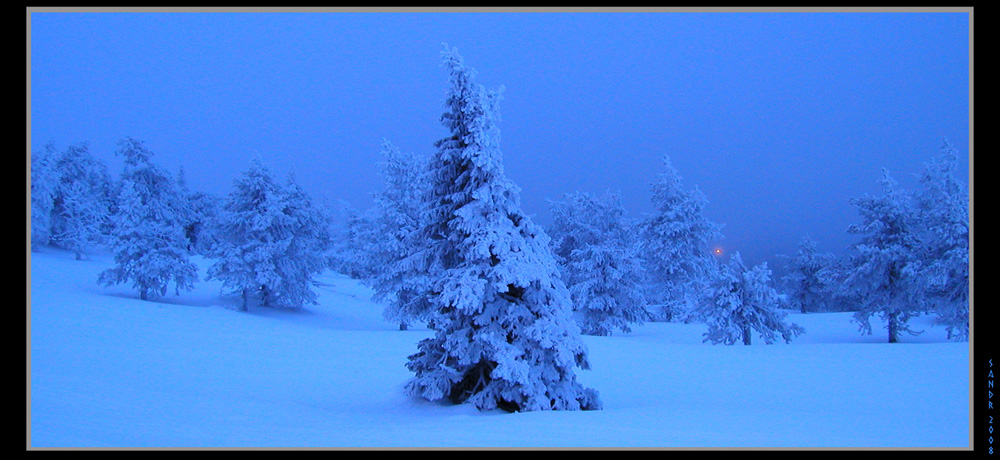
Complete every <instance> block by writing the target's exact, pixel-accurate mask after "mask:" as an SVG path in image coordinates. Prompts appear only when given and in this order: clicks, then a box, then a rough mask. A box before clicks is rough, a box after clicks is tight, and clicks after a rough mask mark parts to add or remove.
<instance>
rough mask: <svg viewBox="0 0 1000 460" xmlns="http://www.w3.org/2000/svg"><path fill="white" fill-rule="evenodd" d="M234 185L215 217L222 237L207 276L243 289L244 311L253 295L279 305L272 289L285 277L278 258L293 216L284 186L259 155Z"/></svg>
mask: <svg viewBox="0 0 1000 460" xmlns="http://www.w3.org/2000/svg"><path fill="white" fill-rule="evenodd" d="M233 185H234V190H233V191H232V192H230V194H229V196H228V198H227V200H226V202H225V204H224V205H223V208H222V211H221V213H220V215H219V219H218V220H217V222H216V224H217V225H218V227H217V229H216V231H215V233H216V235H218V236H219V239H218V241H217V242H216V244H215V245H214V246H213V247H212V249H211V251H209V257H211V258H214V259H216V261H215V263H214V264H212V265H211V266H210V267H209V268H208V276H207V278H206V279H209V280H213V279H215V280H219V281H222V285H223V288H228V289H230V290H231V292H232V293H235V294H239V295H240V298H241V303H240V310H242V311H247V310H248V309H249V306H250V303H251V302H252V301H259V302H260V304H262V305H264V306H275V305H274V301H275V299H274V294H273V291H274V290H275V289H280V286H281V283H282V279H281V278H282V274H281V272H280V271H279V269H278V265H279V264H278V259H279V258H280V257H282V256H283V255H284V254H285V251H286V250H287V248H288V245H289V243H290V241H291V236H292V219H291V218H290V217H289V216H288V215H286V214H285V213H284V212H283V210H282V208H283V206H282V203H281V201H282V196H281V189H280V188H279V187H278V185H277V184H275V183H274V180H273V179H272V177H271V172H270V171H269V170H268V169H267V167H266V166H264V164H263V162H262V161H261V159H260V158H259V157H254V158H253V159H252V161H251V163H250V167H249V169H247V170H246V171H244V172H243V174H242V175H241V176H240V177H238V178H236V180H234V184H233Z"/></svg>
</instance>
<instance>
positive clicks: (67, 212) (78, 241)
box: [50, 143, 111, 260]
mask: <svg viewBox="0 0 1000 460" xmlns="http://www.w3.org/2000/svg"><path fill="white" fill-rule="evenodd" d="M55 168H56V175H57V176H58V178H59V180H58V182H57V185H56V188H55V194H54V196H53V200H52V214H51V221H50V223H51V227H50V242H51V243H52V244H54V245H55V246H58V247H61V248H64V249H69V250H71V251H73V252H74V253H76V258H77V260H79V259H82V258H83V256H84V254H85V253H87V252H89V251H90V250H92V249H93V248H95V247H98V246H100V245H102V244H104V242H105V241H104V237H105V231H106V228H107V219H108V215H109V213H110V209H111V185H110V184H111V180H110V178H109V176H108V172H107V167H106V166H105V165H104V163H101V162H100V161H99V160H97V159H96V158H94V156H93V155H91V153H90V150H89V148H88V146H87V144H86V143H81V144H76V145H71V146H69V148H67V149H66V150H65V151H63V153H62V154H60V155H59V156H58V157H57V158H56V162H55Z"/></svg>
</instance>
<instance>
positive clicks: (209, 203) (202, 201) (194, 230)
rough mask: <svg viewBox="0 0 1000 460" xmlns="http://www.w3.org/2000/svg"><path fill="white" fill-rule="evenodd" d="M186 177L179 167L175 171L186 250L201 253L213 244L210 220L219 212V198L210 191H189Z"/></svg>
mask: <svg viewBox="0 0 1000 460" xmlns="http://www.w3.org/2000/svg"><path fill="white" fill-rule="evenodd" d="M186 177H187V176H186V174H185V172H184V169H183V168H181V170H180V171H178V173H177V187H178V189H179V192H180V194H181V200H182V201H183V203H184V209H185V213H184V236H185V237H186V238H187V239H188V247H187V249H188V251H189V252H191V253H193V254H202V255H203V254H205V253H206V252H208V250H209V248H211V247H212V244H213V239H214V235H212V232H211V228H212V227H211V225H210V222H211V221H212V220H213V219H215V216H216V214H218V212H219V207H220V206H221V204H220V202H221V199H220V198H219V197H217V196H215V195H213V194H211V193H207V192H200V191H191V190H190V189H188V187H187V178H186Z"/></svg>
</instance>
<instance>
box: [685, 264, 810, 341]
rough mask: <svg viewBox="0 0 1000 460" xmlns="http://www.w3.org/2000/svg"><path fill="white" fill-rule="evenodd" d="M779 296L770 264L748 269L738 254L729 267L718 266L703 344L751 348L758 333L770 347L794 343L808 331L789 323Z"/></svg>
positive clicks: (708, 307)
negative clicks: (754, 336) (740, 342)
mask: <svg viewBox="0 0 1000 460" xmlns="http://www.w3.org/2000/svg"><path fill="white" fill-rule="evenodd" d="M778 305H779V300H778V293H777V291H775V290H774V288H773V287H772V286H771V271H770V270H768V268H767V263H766V262H765V263H762V264H760V265H756V266H754V267H753V268H751V269H747V267H746V265H744V264H743V259H742V257H741V256H740V254H739V253H738V252H737V253H734V254H733V255H732V256H730V258H729V262H728V263H726V264H720V265H718V272H717V274H716V276H715V278H714V280H713V282H712V297H711V303H710V304H709V305H707V306H706V308H707V311H706V313H705V316H706V317H707V319H708V332H706V333H705V334H703V335H704V336H705V339H704V340H703V342H708V341H711V342H712V343H713V344H718V343H724V344H726V345H733V344H735V343H737V342H739V341H742V342H743V344H744V345H750V344H751V342H752V337H753V334H754V332H756V333H757V334H758V335H759V336H760V337H761V338H763V339H764V342H765V343H767V344H772V343H774V342H775V341H776V340H777V339H778V338H779V337H780V338H781V339H782V340H784V341H785V342H791V340H792V337H795V336H797V335H799V334H801V333H803V332H804V330H803V329H802V328H801V327H800V326H798V325H797V324H794V323H791V324H788V323H785V321H784V320H785V316H786V315H785V313H784V312H782V311H780V310H779V309H778Z"/></svg>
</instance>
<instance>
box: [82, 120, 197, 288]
mask: <svg viewBox="0 0 1000 460" xmlns="http://www.w3.org/2000/svg"><path fill="white" fill-rule="evenodd" d="M118 146H119V150H118V154H119V155H121V156H122V157H123V158H124V160H125V169H124V171H123V173H122V176H121V185H120V189H119V197H118V200H117V206H116V210H115V213H114V215H113V216H112V219H111V223H112V227H111V228H112V230H111V241H110V244H109V246H110V248H111V250H112V251H113V252H114V257H115V266H114V267H112V268H110V269H108V270H105V271H103V272H101V274H100V275H99V277H98V282H99V283H101V284H104V285H107V286H111V285H116V284H122V283H131V285H132V287H133V288H135V289H137V290H138V291H139V298H141V299H142V300H150V299H153V298H156V297H160V296H163V295H166V292H167V285H168V283H170V282H171V281H172V282H174V284H175V285H176V287H177V290H180V289H187V290H190V289H191V288H192V287H193V286H194V282H195V280H197V278H198V268H197V267H196V266H195V265H194V264H193V263H191V261H190V260H188V255H187V239H186V238H184V213H185V210H184V208H183V202H182V199H181V197H180V193H179V191H178V190H177V186H176V184H175V183H174V181H173V179H172V178H171V177H170V175H169V174H167V173H166V172H165V171H163V170H161V169H160V168H159V167H157V166H156V165H154V164H153V162H152V158H151V157H152V155H153V152H151V151H149V150H148V149H146V147H145V146H144V145H143V144H142V142H140V141H138V140H136V139H133V138H125V139H122V140H121V141H119V143H118Z"/></svg>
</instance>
